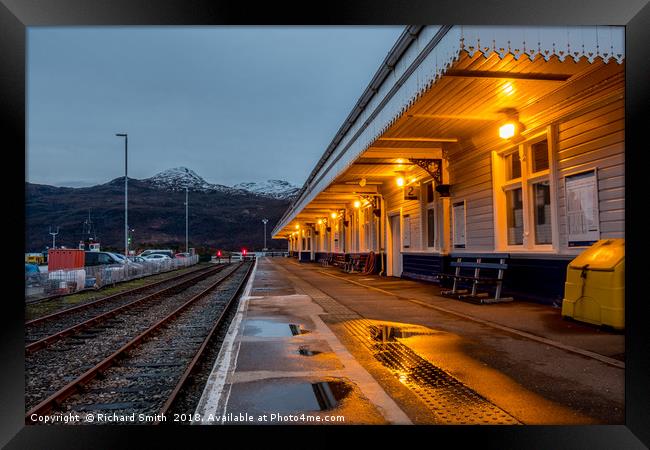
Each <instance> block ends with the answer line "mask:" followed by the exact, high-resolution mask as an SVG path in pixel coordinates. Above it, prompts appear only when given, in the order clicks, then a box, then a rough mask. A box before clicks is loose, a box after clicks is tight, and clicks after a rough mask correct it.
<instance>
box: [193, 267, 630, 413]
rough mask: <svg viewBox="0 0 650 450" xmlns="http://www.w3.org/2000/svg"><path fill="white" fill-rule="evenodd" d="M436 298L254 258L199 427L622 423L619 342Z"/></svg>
mask: <svg viewBox="0 0 650 450" xmlns="http://www.w3.org/2000/svg"><path fill="white" fill-rule="evenodd" d="M434 289H435V287H432V286H431V285H426V284H423V283H417V282H409V281H406V280H399V279H385V278H384V279H380V278H378V277H368V276H363V277H360V276H358V275H357V276H356V277H355V276H351V275H347V274H342V273H340V272H339V271H337V270H332V269H323V268H322V267H320V266H318V265H315V264H298V263H296V262H295V261H294V260H291V259H278V258H274V259H269V258H265V259H261V260H260V261H258V265H257V267H256V270H255V273H254V276H253V277H252V278H251V281H250V283H249V286H248V288H247V297H246V299H245V300H243V301H242V302H241V304H240V309H239V311H238V312H237V317H238V319H236V320H234V321H233V324H232V325H231V329H230V330H229V338H228V337H227V338H226V340H225V341H224V348H222V351H221V353H220V355H219V358H218V360H217V362H216V363H215V366H214V369H213V372H212V374H211V376H210V379H209V380H208V384H207V385H206V389H205V391H204V393H203V396H202V398H201V401H200V404H199V407H198V408H197V411H196V412H197V413H198V414H200V415H201V417H202V418H203V422H202V423H204V424H216V423H230V424H232V423H255V424H279V423H282V424H286V423H292V424H301V423H307V424H313V423H323V424H325V423H338V424H341V423H344V424H408V423H415V424H590V423H623V422H624V418H623V410H624V402H623V394H624V383H623V382H624V370H623V368H622V367H620V366H621V365H622V363H621V362H620V361H619V360H618V359H616V357H617V356H618V355H620V354H624V348H623V346H622V343H621V335H620V334H616V333H607V332H603V331H601V330H597V331H596V330H594V329H593V328H589V327H583V326H581V325H580V324H576V323H571V322H568V323H567V322H566V321H561V320H559V321H558V320H556V319H553V313H554V311H553V310H552V309H550V308H546V309H545V307H542V306H541V305H531V304H520V303H519V302H513V303H511V304H507V305H505V304H504V305H489V306H486V305H481V306H478V305H472V304H465V303H462V302H458V301H457V300H453V299H445V298H442V297H437V296H436V295H435V291H434ZM474 308H479V309H478V310H477V309H474ZM506 308H509V309H506ZM558 314H559V312H558ZM517 316H519V317H520V318H519V320H516V317H517ZM533 333H535V334H533ZM599 344H600V345H599ZM595 351H599V352H600V353H597V354H596V353H595ZM592 354H594V357H591V355H592ZM599 358H600V359H599Z"/></svg>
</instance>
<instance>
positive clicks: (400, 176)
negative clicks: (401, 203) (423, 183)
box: [395, 172, 405, 187]
mask: <svg viewBox="0 0 650 450" xmlns="http://www.w3.org/2000/svg"><path fill="white" fill-rule="evenodd" d="M396 173H397V178H395V183H397V185H398V186H399V187H402V186H404V183H405V181H404V172H396Z"/></svg>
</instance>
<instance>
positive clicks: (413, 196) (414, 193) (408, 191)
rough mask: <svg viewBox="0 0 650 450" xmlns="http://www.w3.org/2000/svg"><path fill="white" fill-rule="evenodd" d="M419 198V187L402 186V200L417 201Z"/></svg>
mask: <svg viewBox="0 0 650 450" xmlns="http://www.w3.org/2000/svg"><path fill="white" fill-rule="evenodd" d="M419 198H420V186H415V185H412V186H404V200H417V199H419Z"/></svg>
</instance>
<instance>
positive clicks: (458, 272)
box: [451, 258, 462, 294]
mask: <svg viewBox="0 0 650 450" xmlns="http://www.w3.org/2000/svg"><path fill="white" fill-rule="evenodd" d="M461 261H462V258H457V259H456V262H461ZM459 276H460V266H458V267H456V272H455V277H454V285H453V286H452V288H451V293H452V294H455V293H456V284H457V283H458V277H459Z"/></svg>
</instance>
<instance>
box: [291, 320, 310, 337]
mask: <svg viewBox="0 0 650 450" xmlns="http://www.w3.org/2000/svg"><path fill="white" fill-rule="evenodd" d="M289 329H290V330H291V334H292V335H294V336H298V335H300V334H307V333H311V332H310V331H309V330H303V329H302V325H297V324H295V323H291V324H289Z"/></svg>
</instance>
